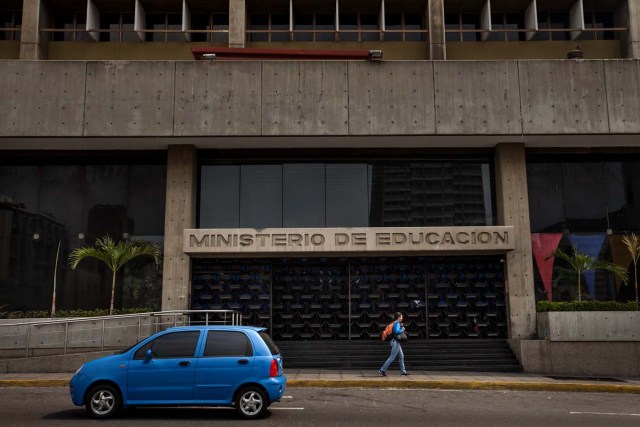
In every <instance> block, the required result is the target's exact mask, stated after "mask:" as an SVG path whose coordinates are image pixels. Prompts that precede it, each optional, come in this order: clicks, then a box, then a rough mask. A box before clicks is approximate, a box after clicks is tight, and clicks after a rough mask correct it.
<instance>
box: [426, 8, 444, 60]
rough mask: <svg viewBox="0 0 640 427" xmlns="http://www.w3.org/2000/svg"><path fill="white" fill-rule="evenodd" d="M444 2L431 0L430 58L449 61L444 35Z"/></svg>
mask: <svg viewBox="0 0 640 427" xmlns="http://www.w3.org/2000/svg"><path fill="white" fill-rule="evenodd" d="M444 29H445V27H444V0H429V58H431V59H432V60H445V59H447V45H446V42H445V37H444V36H445V33H444Z"/></svg>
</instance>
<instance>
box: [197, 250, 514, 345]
mask: <svg viewBox="0 0 640 427" xmlns="http://www.w3.org/2000/svg"><path fill="white" fill-rule="evenodd" d="M503 266H504V264H503V263H502V262H501V261H500V258H499V257H495V256H490V257H486V256H485V257H480V256H479V257H464V258H458V257H455V258H454V257H439V258H425V257H375V258H366V257H363V258H287V259H271V260H266V259H260V260H255V259H253V260H251V259H195V260H194V261H193V271H194V273H193V292H192V308H193V309H198V310H202V309H209V310H217V309H228V310H237V311H239V312H240V313H242V315H243V319H244V323H245V324H248V325H255V326H263V327H266V328H269V330H270V333H271V335H272V336H273V338H274V339H276V340H294V341H300V340H323V339H378V337H379V334H380V331H381V330H382V329H383V328H384V327H385V326H386V325H387V324H388V323H389V322H390V321H391V319H392V318H393V315H394V313H396V312H398V311H399V312H402V313H403V314H404V318H405V319H404V325H405V327H406V329H407V331H408V333H409V336H410V337H411V338H413V339H427V338H494V337H506V336H507V323H506V307H505V292H504V290H505V287H504V271H503V270H504V268H503Z"/></svg>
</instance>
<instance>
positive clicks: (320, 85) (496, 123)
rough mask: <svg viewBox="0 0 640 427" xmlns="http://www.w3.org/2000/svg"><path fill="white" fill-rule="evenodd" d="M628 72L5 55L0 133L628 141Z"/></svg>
mask: <svg viewBox="0 0 640 427" xmlns="http://www.w3.org/2000/svg"><path fill="white" fill-rule="evenodd" d="M639 64H640V61H637V60H619V61H618V60H615V61H492V62H472V63H470V62H455V61H448V62H437V61H436V62H431V61H406V62H387V63H385V62H382V63H370V62H347V61H333V62H268V61H264V62H260V61H256V62H243V61H238V62H224V63H223V62H220V63H211V62H207V61H204V62H170V61H169V62H167V61H164V62H153V61H136V62H117V61H116V62H113V61H111V62H84V61H70V62H56V61H47V62H42V61H12V60H6V61H2V68H3V70H4V71H5V73H4V76H5V78H3V79H1V80H0V91H1V92H2V93H3V94H5V96H4V97H3V98H2V100H1V101H0V105H1V106H2V107H4V108H3V109H4V111H6V112H7V114H5V116H3V120H2V121H0V135H2V136H3V137H47V136H51V137H58V136H61V137H62V136H66V137H78V136H83V137H92V138H93V137H124V136H130V137H143V136H144V137H177V136H181V137H201V136H233V137H236V136H286V135H291V136H355V135H371V136H376V135H407V136H422V135H436V136H437V135H441V136H445V135H456V136H465V135H468V136H478V135H480V136H482V135H487V136H490V137H492V138H493V140H494V144H495V142H496V139H497V138H499V137H501V136H509V137H511V138H513V140H515V141H517V140H519V138H521V137H523V136H527V135H586V136H589V135H593V134H608V133H615V134H622V135H624V134H627V135H629V134H637V133H638V130H639V128H640V122H639V121H638V120H637V117H640V101H639V100H640V83H638V82H639V81H640V79H638V76H639V74H640V71H639ZM133 144H134V145H133V146H131V147H129V148H135V142H133ZM0 148H5V147H3V146H2V140H1V139H0ZM11 148H16V147H11ZM30 148H53V147H51V146H47V145H43V146H41V147H38V145H37V144H36V145H35V146H31V147H30ZM85 148H86V147H85Z"/></svg>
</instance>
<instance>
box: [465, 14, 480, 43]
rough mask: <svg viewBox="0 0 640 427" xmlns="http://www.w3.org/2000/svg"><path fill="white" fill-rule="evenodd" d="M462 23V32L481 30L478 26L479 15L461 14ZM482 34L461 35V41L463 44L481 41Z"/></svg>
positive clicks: (468, 33) (471, 32)
mask: <svg viewBox="0 0 640 427" xmlns="http://www.w3.org/2000/svg"><path fill="white" fill-rule="evenodd" d="M461 21H462V29H463V30H479V29H480V28H481V25H480V15H479V14H477V13H463V14H462V17H461ZM481 34H482V33H478V32H474V31H469V32H464V33H462V41H465V42H475V41H480V40H482V35H481Z"/></svg>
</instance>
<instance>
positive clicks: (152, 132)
mask: <svg viewBox="0 0 640 427" xmlns="http://www.w3.org/2000/svg"><path fill="white" fill-rule="evenodd" d="M0 14H1V16H2V17H3V22H4V24H2V23H0V26H3V27H4V28H2V29H1V30H0V33H3V34H4V37H3V40H0V57H1V58H3V59H2V61H0V70H2V75H3V79H1V80H0V93H2V94H3V96H2V101H0V105H2V106H3V107H4V108H3V109H2V110H3V114H2V116H1V117H2V118H1V119H0V154H1V157H2V161H0V163H1V169H0V170H1V171H2V174H0V196H4V198H3V200H4V203H5V205H6V206H13V207H11V209H12V212H15V211H16V209H18V208H19V209H22V210H24V209H27V210H31V211H34V212H35V213H36V214H39V215H47V210H46V209H45V208H44V206H53V203H54V201H55V200H52V201H51V203H50V204H49V205H47V202H46V198H47V197H49V198H51V199H55V198H56V194H58V195H59V197H60V198H62V199H64V197H66V196H65V195H64V194H65V193H64V191H62V190H61V189H60V188H62V187H65V186H68V187H69V189H70V190H69V191H71V189H72V188H73V189H76V188H77V194H83V196H82V197H80V196H78V197H77V198H76V199H77V200H82V202H80V201H78V202H77V203H78V204H82V206H93V207H94V208H95V209H94V212H97V211H96V209H97V208H96V207H97V206H110V207H111V208H113V210H112V211H113V212H116V211H118V210H117V209H115V208H114V207H117V206H120V207H122V206H125V207H128V210H127V209H125V210H124V211H123V210H122V209H120V211H118V212H121V213H120V214H118V215H120V217H121V218H122V220H121V221H116V220H115V219H114V218H116V217H118V215H115V214H114V215H111V216H109V218H110V219H112V220H113V224H112V225H109V226H106V225H104V224H103V225H102V226H99V227H97V228H96V230H95V232H93V234H96V235H97V234H100V233H103V234H104V233H105V232H107V231H110V232H111V233H115V234H120V233H121V234H122V235H123V236H125V237H128V236H129V235H132V236H141V237H147V238H151V239H152V240H153V239H157V240H158V241H160V242H162V244H163V246H164V262H163V267H162V282H161V300H160V301H161V303H160V305H161V307H162V308H163V309H189V308H194V307H195V306H196V305H197V306H198V307H200V308H217V307H234V308H237V307H241V309H242V310H245V311H247V316H248V318H250V319H252V322H255V323H260V324H264V325H266V326H269V327H271V328H274V327H275V326H274V324H278V325H279V326H278V327H280V328H281V329H278V331H276V332H277V334H276V335H277V336H278V337H279V338H280V339H288V338H291V339H311V338H313V339H322V338H329V337H331V338H349V339H353V338H365V337H368V336H373V335H374V334H376V333H377V332H376V331H377V329H378V328H379V326H380V325H379V324H380V323H383V317H384V316H383V315H382V313H384V315H388V314H390V313H391V312H392V311H395V310H399V311H402V310H405V311H407V310H408V312H409V313H410V314H411V315H412V322H413V326H412V327H413V328H414V329H412V333H413V334H414V336H416V337H420V338H425V339H428V338H447V337H448V338H452V337H455V338H458V337H461V338H463V337H473V338H475V337H478V336H480V337H492V336H502V337H505V338H509V339H512V340H514V342H516V341H517V340H530V339H534V338H535V337H536V335H537V330H536V309H535V303H536V300H539V299H546V298H548V299H571V292H573V291H572V290H571V289H569V288H570V286H569V285H566V283H565V282H564V281H563V280H565V279H564V278H563V275H562V272H559V271H557V270H556V271H555V272H554V270H553V269H554V266H553V264H551V267H549V265H548V263H547V264H545V259H546V258H547V257H545V256H544V255H545V254H544V253H542V252H541V251H542V250H543V249H545V250H546V249H551V250H553V249H555V248H557V247H559V246H558V245H561V243H560V242H564V244H565V245H569V244H572V245H573V244H576V242H579V243H578V246H580V245H581V244H582V245H583V246H581V247H582V248H586V247H587V246H588V245H592V246H593V245H594V244H595V243H593V242H594V241H597V242H600V245H599V246H597V245H596V246H597V247H596V249H593V251H594V252H593V253H594V254H595V256H596V258H599V259H612V260H614V261H615V260H619V259H621V258H620V257H619V256H618V255H619V254H620V253H621V252H620V245H619V241H618V240H615V239H616V237H619V236H620V235H622V234H625V233H627V232H632V231H636V232H637V231H638V230H640V224H639V223H638V221H637V220H636V219H635V218H636V213H637V212H638V211H637V210H636V209H640V208H638V207H637V206H636V205H635V203H637V202H634V200H635V199H634V195H635V191H636V190H635V189H636V188H638V185H640V172H637V170H640V169H636V170H634V165H637V164H638V163H637V162H638V160H637V159H640V157H638V155H639V154H640V150H639V147H640V101H639V100H640V62H639V59H640V5H639V4H638V2H637V1H636V0H608V1H590V0H566V1H565V0H561V1H554V2H551V1H545V0H523V1H501V0H479V1H469V2H461V1H454V0H424V1H417V2H416V1H411V2H409V1H393V0H381V1H373V2H356V1H350V0H336V1H308V0H288V1H287V0H285V1H276V0H272V1H252V0H224V1H223V0H220V1H211V2H200V1H195V0H193V1H189V0H182V1H169V2H155V1H152V0H126V1H118V0H109V1H106V0H83V1H71V2H59V1H56V0H50V1H47V0H24V1H4V2H0ZM194 48H205V49H212V50H211V52H214V53H215V52H218V54H217V56H216V59H215V60H199V61H196V60H194V56H193V53H192V49H194ZM225 48H235V49H240V53H239V55H242V49H253V50H256V51H258V52H259V51H262V52H268V53H270V54H273V53H274V51H276V52H278V53H280V54H282V52H283V51H284V52H285V53H284V54H285V55H286V50H287V49H303V50H304V52H303V54H307V55H311V53H310V52H316V53H317V52H319V51H320V52H323V54H324V55H329V54H330V53H331V52H340V51H343V52H346V51H351V52H353V51H354V50H359V51H361V52H362V51H364V52H368V51H381V52H382V59H381V60H335V59H331V60H326V59H324V60H322V59H321V60H315V59H314V60H311V59H309V58H310V57H306V58H305V57H303V58H302V59H296V60H291V59H289V60H269V59H250V58H247V57H242V56H241V57H240V58H239V59H236V60H225V59H224V58H222V56H221V55H220V52H225ZM216 49H217V50H216ZM245 52H248V50H247V51H245ZM568 54H570V55H571V56H573V57H578V59H567V55H568ZM51 165H59V166H60V169H56V170H52V169H51ZM111 165H121V166H122V165H124V166H122V168H115V169H114V167H113V166H111ZM62 166H66V167H74V168H76V169H73V171H70V170H68V169H65V168H62ZM25 168H31V169H25ZM34 174H35V175H37V176H38V178H37V180H36V179H34V180H33V188H37V191H36V190H33V191H34V196H33V200H38V201H37V202H34V203H33V204H29V203H27V202H26V201H25V200H24V197H23V195H24V194H25V193H26V192H28V191H27V190H26V188H27V186H28V184H29V183H30V182H31V181H30V178H27V177H32V176H34ZM80 175H81V176H82V178H78V177H79V176H80ZM65 177H66V178H65ZM312 177H317V180H314V179H313V178H312ZM556 177H557V179H556ZM359 179H361V181H358V180H359ZM36 181H37V182H36ZM50 182H52V183H54V184H55V188H54V184H48V183H50ZM358 182H361V185H360V184H357V183H358ZM23 185H24V188H23V190H24V191H21V190H20V189H21V188H22V186H23ZM358 185H360V186H358ZM29 188H31V187H29ZM101 188H107V189H108V190H100V189H101ZM152 188H153V189H152ZM29 191H31V190H29ZM74 191H75V190H74ZM101 191H104V194H103V193H101ZM107 193H109V196H107V195H106V194H107ZM115 193H117V194H118V197H115V196H112V194H115ZM265 194H266V195H267V196H266V197H262V196H263V195H265ZM313 195H318V197H313ZM582 195H586V196H585V197H587V200H582V199H581V197H582ZM394 198H395V199H394ZM76 199H74V200H76ZM59 200H60V199H59ZM69 203H71V202H69ZM585 204H588V205H589V206H590V207H589V208H585V207H584V205H585ZM20 205H25V206H20ZM73 206H74V205H73V204H72V205H71V206H70V207H69V205H68V204H67V207H66V208H65V211H64V212H65V213H64V215H63V214H61V213H60V214H57V215H49V216H50V217H53V218H55V217H56V216H57V217H60V216H64V217H65V218H67V219H68V221H69V223H73V224H74V225H73V226H70V225H67V227H66V228H67V235H68V237H67V239H66V240H65V243H66V246H67V251H68V250H71V249H73V247H76V246H78V245H80V244H82V243H84V242H85V241H87V238H88V237H90V235H91V234H92V231H91V230H90V229H89V228H90V225H89V224H88V223H87V224H83V222H82V221H83V220H82V219H80V218H79V217H80V215H79V214H78V215H77V216H78V218H75V219H74V216H73V215H72V214H71V213H70V212H71V211H73V210H74V207H73ZM78 206H79V205H78ZM593 206H597V209H596V208H594V207H593ZM8 209H9V208H8V207H7V210H8ZM51 209H52V210H54V208H51ZM78 209H79V208H78ZM48 213H49V214H51V210H50V211H49V212H48ZM320 213H321V214H320ZM316 214H318V215H316ZM65 215H66V216H65ZM87 216H88V211H87ZM8 218H9V216H8V215H5V219H6V221H5V224H6V227H5V229H6V230H12V229H15V226H12V225H11V224H12V223H11V221H13V220H12V219H8ZM159 221H162V226H160V225H159ZM103 222H104V221H103ZM116 223H117V224H116ZM134 228H135V230H134ZM140 229H144V231H142V232H139V231H138V230H140ZM265 230H269V231H268V232H266V231H265ZM59 231H60V230H59V227H58V228H56V233H59ZM264 233H267V234H268V237H264V235H266V234H264ZM502 233H506V234H502ZM261 234H262V235H263V237H260V235H261ZM30 236H31V235H30ZM233 236H235V237H233ZM243 236H244V237H243ZM314 236H318V237H314ZM486 236H489V237H486ZM495 236H498V239H499V240H495V239H496V237H495ZM506 236H508V238H507V237H506ZM594 236H596V237H594ZM599 236H604V237H602V240H598V239H599V238H600V237H599ZM3 239H4V243H3V246H4V247H5V251H4V254H5V255H4V257H5V258H6V259H0V266H3V269H5V270H6V269H8V268H9V267H4V266H7V265H9V264H10V263H12V262H18V261H11V260H13V259H14V258H15V257H16V256H17V255H16V256H14V258H10V257H9V255H8V254H11V253H14V252H16V250H15V249H12V248H15V244H16V242H18V241H20V242H22V240H24V238H18V237H16V235H15V233H13V234H11V232H10V231H5V236H3ZM20 239H22V240H20ZM56 239H58V240H60V239H59V238H57V237H52V239H51V240H50V241H48V242H47V245H49V246H51V245H53V243H54V242H55V240H56ZM233 239H236V240H233ZM472 239H473V242H471V240H472ZM485 239H486V241H485ZM554 239H556V240H554ZM580 239H583V240H580ZM584 239H586V240H584ZM594 239H595V240H594ZM89 240H90V239H89ZM321 241H322V244H320V242H321ZM412 241H413V244H411V242H412ZM552 241H553V242H555V245H551V244H550V243H549V242H552ZM540 242H544V244H542V243H540ZM28 243H29V244H32V242H31V241H29V242H28ZM205 243H206V244H205ZM485 243H486V244H485ZM483 244H484V245H483ZM12 245H13V246H12ZM403 245H404V246H403ZM347 246H348V247H347ZM536 250H537V251H538V252H536ZM584 250H586V249H584ZM47 251H48V252H47ZM50 252H51V249H46V250H44V253H46V254H47V255H46V256H49V255H50ZM547 252H550V251H547ZM546 255H548V253H546ZM12 256H13V255H12ZM620 256H622V255H620ZM309 258H312V259H313V260H312V261H307V259H309ZM15 259H18V258H15ZM20 259H22V258H20ZM326 259H329V261H326ZM6 260H9V261H6ZM291 260H294V261H291ZM301 260H303V261H301ZM390 260H391V261H390ZM345 266H346V267H345ZM43 268H44V267H43ZM47 268H48V267H47ZM549 268H551V270H549ZM555 268H558V266H556V267H555ZM94 270H95V271H94ZM94 270H91V271H85V272H84V273H82V274H84V275H85V279H86V280H89V281H90V280H93V279H91V278H95V280H96V281H98V282H99V281H100V279H99V276H100V274H101V273H100V271H99V269H98V268H97V267H96V268H95V269H94ZM330 270H333V273H335V274H333V273H331V274H326V272H327V271H330ZM338 270H339V271H338ZM46 271H48V270H46ZM336 272H337V273H336ZM156 273H157V274H159V273H158V272H156ZM63 274H66V276H65V277H66V279H65V280H67V281H68V282H69V283H71V282H73V281H75V280H77V281H79V282H82V279H78V278H77V277H76V278H72V277H71V274H70V273H63ZM157 274H156V276H157ZM236 275H237V277H236ZM296 275H299V276H301V277H303V278H302V279H300V280H302V282H301V283H298V282H296V280H298V279H296V277H297V276H296ZM2 277H5V279H6V280H5V283H4V284H3V287H2V295H3V296H5V295H6V296H5V297H6V298H9V295H10V294H13V293H14V291H12V289H13V288H12V287H15V286H29V284H28V283H25V280H24V279H22V278H21V277H20V275H19V274H18V273H13V272H12V271H4V272H3V273H2V274H0V278H2ZM275 277H280V278H281V279H278V280H280V282H278V283H275V282H274V281H277V280H276V279H275ZM304 277H306V279H305V278H304ZM372 277H373V278H372ZM389 277H393V278H389ZM87 278H88V279H87ZM359 278H362V280H363V282H360V283H364V282H365V281H367V280H368V282H367V283H369V285H368V286H369V287H368V288H366V287H365V288H362V289H364V291H363V292H362V294H360V293H358V292H356V288H358V286H359V285H356V284H355V280H358V279H359ZM407 278H408V279H407ZM156 280H157V279H156ZM225 280H226V281H227V282H228V281H231V282H232V285H233V286H236V288H232V290H231V291H229V290H227V289H226V287H225V286H226V285H225ZM328 280H331V281H332V282H331V283H342V284H343V285H344V288H343V289H337V290H335V291H331V290H327V291H326V293H325V288H323V286H324V285H325V281H328ZM385 281H386V282H385ZM142 282H144V279H143V278H140V282H139V283H138V282H135V281H132V282H130V283H128V285H127V286H130V289H132V291H131V292H132V295H133V294H136V295H138V294H139V293H140V292H141V291H140V289H143V288H144V286H143V285H142V284H141V283H142ZM463 282H464V283H463ZM456 284H460V287H459V289H457V288H456ZM245 285H246V289H245V287H244V286H245ZM263 285H266V286H263ZM41 286H43V287H45V288H46V286H47V285H46V283H43V284H41ZM78 286H82V285H78ZM252 286H255V289H253V288H252ZM296 286H298V287H299V289H297V290H296ZM261 288H262V289H261ZM233 289H235V290H233ZM238 289H239V290H238ZM327 289H328V288H327ZM456 289H457V290H456ZM245 291H246V292H245ZM68 292H69V295H68V298H69V301H78V300H81V299H82V298H81V296H79V294H82V293H83V291H79V290H69V291H68ZM71 294H73V295H71ZM226 294H228V295H230V296H229V299H228V300H225V299H224V298H223V299H219V298H218V296H219V295H226ZM334 294H335V295H336V301H335V302H332V301H329V298H326V300H325V299H323V295H334ZM74 295H75V296H74ZM355 295H358V296H357V297H356V296H355ZM372 295H376V296H374V298H373V301H370V297H371V296H372ZM478 295H481V296H480V297H479V296H478ZM589 295H590V297H591V298H596V299H610V300H611V299H613V300H615V299H618V300H623V299H626V298H627V297H628V289H627V288H624V287H623V285H621V284H620V283H618V282H616V281H615V280H614V279H613V278H612V277H609V276H607V275H600V274H598V275H595V276H594V277H593V278H592V279H591V282H590V284H589ZM261 296H264V298H263V299H261ZM341 296H344V298H343V300H340V298H341ZM236 297H237V301H234V298H236ZM358 298H359V299H358ZM376 298H377V299H376ZM430 298H431V299H430ZM501 298H502V301H501ZM9 299H10V298H9ZM316 299H317V301H315V300H316ZM214 300H215V301H216V302H215V303H214ZM383 300H384V301H383ZM265 301H268V303H267V304H266V305H265V304H263V303H264V302H265ZM479 303H482V304H479ZM70 304H71V303H70ZM138 304H139V303H138ZM314 304H315V305H314ZM331 304H335V307H334V306H332V305H331ZM371 304H374V306H375V307H377V308H376V309H373V308H371V307H372V306H371ZM385 304H386V305H385ZM430 304H431V305H430ZM10 305H12V306H15V307H17V308H18V307H21V306H25V304H22V303H21V302H20V301H16V300H15V299H11V303H10ZM36 305H37V304H36ZM276 306H277V307H279V308H274V307H276ZM298 306H299V307H298ZM470 306H473V309H470V308H469V307H470ZM487 306H488V307H493V308H495V311H488V309H487V308H486V307H487ZM296 307H297V308H296ZM314 307H315V308H314ZM322 307H324V308H327V307H328V311H327V313H325V314H326V315H327V316H328V317H322V316H320V315H321V314H322V312H321V311H322ZM278 310H280V312H281V314H282V315H280V317H278V316H279V315H278V314H277V313H276V312H278ZM287 310H290V311H287ZM334 311H335V312H337V313H340V315H339V316H335V318H334V317H332V314H331V313H332V312H334ZM313 313H318V319H315V318H313V317H312V316H313ZM429 313H431V314H432V317H429ZM474 313H475V314H474ZM354 317H355V318H360V317H361V319H359V320H356V321H352V319H353V318H354ZM314 319H315V320H314ZM340 319H342V320H340ZM345 319H346V320H345ZM485 322H486V323H485ZM304 324H306V326H304V327H305V328H306V329H305V330H306V331H307V332H305V334H304V335H301V334H296V332H295V331H294V332H291V327H292V325H293V329H294V330H295V329H296V325H297V326H300V325H304ZM478 324H480V326H479V327H478ZM314 325H315V326H314ZM323 325H326V326H327V327H328V328H329V329H331V328H332V326H331V325H337V327H338V328H342V327H344V333H342V332H341V334H338V335H332V334H331V332H329V333H328V334H324V333H323V332H322V331H320V329H322V328H323V327H324V326H323ZM452 325H454V326H455V327H454V326H452ZM300 327H301V326H300ZM272 332H273V331H272ZM515 345H517V344H514V346H515Z"/></svg>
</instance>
